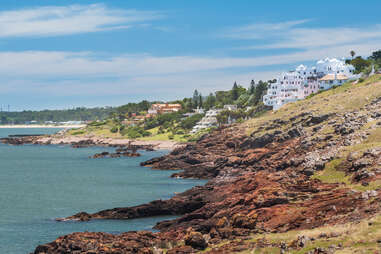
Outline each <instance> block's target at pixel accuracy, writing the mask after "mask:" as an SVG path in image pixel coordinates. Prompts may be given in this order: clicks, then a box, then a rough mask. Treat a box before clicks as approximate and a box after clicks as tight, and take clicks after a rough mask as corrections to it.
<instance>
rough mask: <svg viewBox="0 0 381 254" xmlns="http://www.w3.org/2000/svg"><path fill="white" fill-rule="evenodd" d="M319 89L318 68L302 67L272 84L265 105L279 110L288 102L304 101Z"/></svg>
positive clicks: (264, 99)
mask: <svg viewBox="0 0 381 254" xmlns="http://www.w3.org/2000/svg"><path fill="white" fill-rule="evenodd" d="M318 89H319V84H318V77H317V73H316V68H314V67H313V68H307V67H306V66H304V65H300V66H298V67H297V68H296V69H295V70H294V71H289V72H283V73H282V74H281V76H280V77H279V78H278V79H277V82H276V83H272V84H270V86H269V88H268V90H267V94H266V95H265V96H264V97H263V103H264V104H265V105H267V106H272V107H273V109H274V110H277V109H279V108H280V107H281V106H282V105H284V104H286V103H288V102H293V101H297V100H301V99H304V98H305V97H306V96H308V95H310V94H311V93H315V92H317V91H318Z"/></svg>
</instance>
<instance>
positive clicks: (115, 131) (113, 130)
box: [110, 126, 119, 133]
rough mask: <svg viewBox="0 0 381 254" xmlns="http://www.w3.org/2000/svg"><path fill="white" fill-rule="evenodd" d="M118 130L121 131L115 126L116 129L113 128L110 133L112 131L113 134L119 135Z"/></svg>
mask: <svg viewBox="0 0 381 254" xmlns="http://www.w3.org/2000/svg"><path fill="white" fill-rule="evenodd" d="M118 130H119V129H118V126H114V127H112V128H111V130H110V131H111V133H117V132H118Z"/></svg>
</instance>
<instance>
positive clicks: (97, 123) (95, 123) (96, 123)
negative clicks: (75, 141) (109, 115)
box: [88, 121, 106, 127]
mask: <svg viewBox="0 0 381 254" xmlns="http://www.w3.org/2000/svg"><path fill="white" fill-rule="evenodd" d="M105 124H106V121H102V122H97V121H94V122H91V123H89V124H88V126H93V127H97V126H102V125H105Z"/></svg>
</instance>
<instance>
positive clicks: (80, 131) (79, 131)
mask: <svg viewBox="0 0 381 254" xmlns="http://www.w3.org/2000/svg"><path fill="white" fill-rule="evenodd" d="M84 133H85V130H76V131H73V132H72V133H71V135H81V134H84Z"/></svg>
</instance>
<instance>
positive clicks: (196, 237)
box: [184, 231, 208, 250]
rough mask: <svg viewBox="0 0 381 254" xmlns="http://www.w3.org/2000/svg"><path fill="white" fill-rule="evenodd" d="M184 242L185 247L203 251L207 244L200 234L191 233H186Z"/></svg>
mask: <svg viewBox="0 0 381 254" xmlns="http://www.w3.org/2000/svg"><path fill="white" fill-rule="evenodd" d="M184 241H185V245H188V246H191V247H192V248H194V249H198V250H204V249H205V248H206V247H208V243H207V242H206V240H205V239H204V237H203V235H202V234H201V233H200V232H194V231H192V232H190V233H188V234H187V235H186V236H185V238H184Z"/></svg>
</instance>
